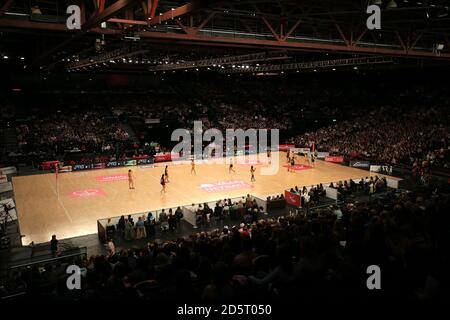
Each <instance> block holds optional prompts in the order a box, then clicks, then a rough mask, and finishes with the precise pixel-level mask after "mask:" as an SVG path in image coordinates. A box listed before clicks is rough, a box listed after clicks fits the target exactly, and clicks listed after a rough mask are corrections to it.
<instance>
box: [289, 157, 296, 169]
mask: <svg viewBox="0 0 450 320" xmlns="http://www.w3.org/2000/svg"><path fill="white" fill-rule="evenodd" d="M294 166H295V156H292V158H291V163H290V166H289V168H290V171H291V172H294V171H295V170H294Z"/></svg>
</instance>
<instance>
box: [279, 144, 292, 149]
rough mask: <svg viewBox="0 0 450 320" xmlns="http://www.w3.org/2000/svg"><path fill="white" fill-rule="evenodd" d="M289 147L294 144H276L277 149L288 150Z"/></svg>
mask: <svg viewBox="0 0 450 320" xmlns="http://www.w3.org/2000/svg"><path fill="white" fill-rule="evenodd" d="M291 148H295V144H280V145H278V150H280V151H288V150H289V149H291Z"/></svg>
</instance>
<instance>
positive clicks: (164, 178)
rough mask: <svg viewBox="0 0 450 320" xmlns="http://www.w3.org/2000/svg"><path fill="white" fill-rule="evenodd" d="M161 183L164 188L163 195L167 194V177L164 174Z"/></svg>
mask: <svg viewBox="0 0 450 320" xmlns="http://www.w3.org/2000/svg"><path fill="white" fill-rule="evenodd" d="M159 183H160V184H161V186H162V189H161V193H166V177H165V175H164V174H163V175H162V176H161V180H160V181H159Z"/></svg>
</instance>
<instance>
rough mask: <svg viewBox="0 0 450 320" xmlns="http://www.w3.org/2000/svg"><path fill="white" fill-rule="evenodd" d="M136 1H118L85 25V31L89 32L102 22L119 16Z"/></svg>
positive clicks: (98, 12) (83, 26)
mask: <svg viewBox="0 0 450 320" xmlns="http://www.w3.org/2000/svg"><path fill="white" fill-rule="evenodd" d="M135 2H136V0H117V1H116V2H114V3H113V4H112V5H110V6H109V7H107V8H106V9H104V10H103V11H101V12H100V11H97V13H96V14H95V15H94V16H93V17H92V18H91V19H89V20H88V21H86V23H85V24H83V25H82V26H81V29H83V30H89V29H91V28H94V27H97V26H99V25H100V24H101V23H102V22H104V21H107V20H108V19H110V18H112V17H114V16H117V15H118V14H119V13H120V12H122V11H123V10H125V9H126V8H128V7H129V6H130V5H132V4H134V3H135Z"/></svg>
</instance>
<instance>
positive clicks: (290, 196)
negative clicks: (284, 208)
mask: <svg viewBox="0 0 450 320" xmlns="http://www.w3.org/2000/svg"><path fill="white" fill-rule="evenodd" d="M284 198H285V199H286V202H287V203H289V204H290V205H293V206H295V207H300V195H299V194H295V193H291V192H289V191H287V190H285V191H284Z"/></svg>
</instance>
